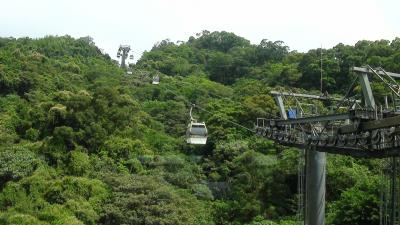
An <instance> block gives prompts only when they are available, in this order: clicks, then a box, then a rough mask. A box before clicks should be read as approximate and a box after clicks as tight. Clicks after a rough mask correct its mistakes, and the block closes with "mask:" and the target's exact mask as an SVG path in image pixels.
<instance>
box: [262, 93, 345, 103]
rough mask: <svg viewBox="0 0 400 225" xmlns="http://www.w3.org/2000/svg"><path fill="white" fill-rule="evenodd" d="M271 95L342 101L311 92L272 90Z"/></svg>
mask: <svg viewBox="0 0 400 225" xmlns="http://www.w3.org/2000/svg"><path fill="white" fill-rule="evenodd" d="M270 94H271V95H275V96H277V95H284V96H294V97H301V98H310V99H318V100H333V101H340V100H342V99H340V98H332V97H328V96H323V95H322V96H319V95H309V94H297V93H288V92H279V91H271V92H270Z"/></svg>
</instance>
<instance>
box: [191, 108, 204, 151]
mask: <svg viewBox="0 0 400 225" xmlns="http://www.w3.org/2000/svg"><path fill="white" fill-rule="evenodd" d="M193 107H194V105H193V106H192V107H191V108H190V123H189V124H188V128H187V131H186V143H188V144H194V145H205V144H206V143H207V135H208V132H207V127H206V124H205V123H204V122H197V120H196V119H194V118H193V117H192V110H193Z"/></svg>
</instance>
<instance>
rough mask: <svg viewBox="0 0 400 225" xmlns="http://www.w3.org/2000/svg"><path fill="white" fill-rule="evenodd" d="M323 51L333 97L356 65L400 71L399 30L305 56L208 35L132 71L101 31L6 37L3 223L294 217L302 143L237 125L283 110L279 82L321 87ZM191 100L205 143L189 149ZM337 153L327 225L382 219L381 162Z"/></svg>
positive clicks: (277, 45) (0, 123) (0, 89)
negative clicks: (96, 34) (99, 41)
mask: <svg viewBox="0 0 400 225" xmlns="http://www.w3.org/2000/svg"><path fill="white" fill-rule="evenodd" d="M321 51H322V60H323V67H322V69H323V74H324V76H323V84H324V91H327V92H329V93H330V94H337V95H342V94H344V93H345V92H346V89H347V88H348V85H349V83H350V82H351V80H352V79H353V77H354V74H352V73H351V72H350V70H349V69H350V67H352V66H361V65H365V64H369V65H371V66H382V67H383V68H385V69H387V70H388V71H392V72H400V38H396V39H395V40H392V41H388V40H379V41H365V40H363V41H359V42H357V43H356V44H355V45H354V46H349V45H343V44H338V45H336V46H335V47H333V48H331V49H313V50H310V51H308V52H307V53H299V52H296V51H292V50H290V49H289V47H288V46H285V44H284V42H282V41H270V40H267V39H265V40H262V41H261V43H260V44H258V45H254V44H251V43H250V42H249V41H248V40H246V39H245V38H242V37H239V36H237V35H235V34H233V33H228V32H208V31H203V32H202V33H199V34H198V35H196V37H190V38H189V39H188V41H186V42H180V43H173V42H171V41H169V40H163V41H161V42H159V43H157V44H156V45H154V47H153V48H152V49H151V50H150V51H149V52H145V53H144V54H143V56H142V57H141V59H139V61H138V62H137V63H136V64H135V65H131V69H132V71H133V74H131V75H128V74H126V71H124V70H123V69H121V68H119V67H118V63H117V62H116V61H114V60H112V59H111V58H110V57H109V56H108V55H106V54H102V53H101V51H100V50H99V48H98V47H96V45H95V44H94V42H93V40H92V39H91V38H90V37H84V38H79V39H74V38H72V37H69V36H63V37H53V36H49V37H45V38H41V39H30V38H19V39H14V38H0V177H1V179H0V189H1V192H0V224H26V225H28V224H29V225H31V224H32V225H39V224H40V225H49V224H55V225H61V224H71V225H82V224H86V225H94V224H106V225H111V224H113V225H114V224H116V225H118V224H121V225H122V224H132V225H133V224H135V225H136V224H139V225H140V224H143V225H145V224H146V225H180V224H182V225H190V224H200V225H201V224H204V225H206V224H215V225H239V224H247V225H286V224H287V225H288V224H295V222H296V213H297V199H298V193H297V164H298V154H299V151H298V150H297V149H288V148H285V147H283V146H279V145H276V144H274V143H273V142H271V141H269V140H266V139H262V138H258V137H256V136H255V135H254V134H253V133H252V132H250V131H248V130H246V129H243V128H242V127H240V126H237V125H235V124H234V123H237V124H241V125H243V126H245V127H247V128H250V129H251V128H252V126H253V123H254V121H255V118H257V117H271V116H277V115H278V112H277V108H276V106H275V103H274V100H273V98H272V97H271V96H270V95H269V92H270V91H271V90H272V89H277V88H289V87H290V88H292V89H295V90H296V91H299V92H315V93H318V91H317V90H318V89H319V83H320V57H321ZM156 74H159V75H160V76H161V83H160V84H159V85H152V84H151V77H152V76H153V75H156ZM374 88H375V89H376V90H381V89H382V88H380V87H379V86H374ZM378 97H379V96H378ZM190 103H195V104H196V105H198V106H200V107H201V108H202V109H203V110H196V111H195V112H194V114H195V117H197V118H199V119H200V120H202V121H205V122H206V123H207V127H208V130H209V139H208V143H207V145H205V146H189V145H188V144H186V143H185V140H184V135H185V130H186V125H187V123H188V121H189V115H188V111H189V107H190ZM328 157H329V160H328V167H327V172H328V175H327V196H326V198H327V201H328V202H327V224H332V225H342V224H355V225H357V224H360V225H361V224H379V200H380V199H379V182H380V179H381V177H380V168H379V165H380V163H381V161H380V160H366V159H355V158H350V157H345V156H336V155H329V156H328Z"/></svg>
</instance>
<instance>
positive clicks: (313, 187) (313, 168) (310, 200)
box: [305, 147, 326, 225]
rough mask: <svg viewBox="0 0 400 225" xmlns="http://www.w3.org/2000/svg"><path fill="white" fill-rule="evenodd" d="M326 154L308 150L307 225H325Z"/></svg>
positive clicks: (313, 148) (311, 149)
mask: <svg viewBox="0 0 400 225" xmlns="http://www.w3.org/2000/svg"><path fill="white" fill-rule="evenodd" d="M325 181H326V153H325V152H318V151H316V150H315V147H311V148H310V149H307V150H306V213H305V224H306V225H324V224H325V191H326V188H325Z"/></svg>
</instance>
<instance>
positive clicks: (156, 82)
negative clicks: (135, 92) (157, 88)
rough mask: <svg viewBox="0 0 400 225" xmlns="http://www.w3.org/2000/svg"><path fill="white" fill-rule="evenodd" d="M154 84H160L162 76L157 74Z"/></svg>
mask: <svg viewBox="0 0 400 225" xmlns="http://www.w3.org/2000/svg"><path fill="white" fill-rule="evenodd" d="M151 83H152V84H159V83H160V76H158V75H156V76H154V77H153V81H152V82H151Z"/></svg>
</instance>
